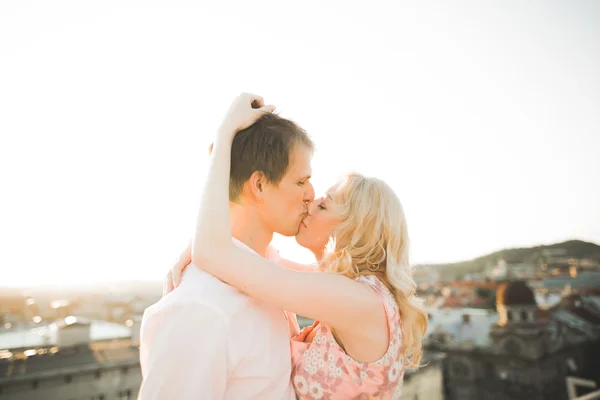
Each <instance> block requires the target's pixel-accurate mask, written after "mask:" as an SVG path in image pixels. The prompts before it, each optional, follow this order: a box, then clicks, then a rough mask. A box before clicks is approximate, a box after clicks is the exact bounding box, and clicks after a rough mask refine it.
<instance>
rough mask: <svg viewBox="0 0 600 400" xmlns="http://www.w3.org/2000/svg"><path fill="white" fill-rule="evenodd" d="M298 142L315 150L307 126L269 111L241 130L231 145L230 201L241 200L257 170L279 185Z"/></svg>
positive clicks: (270, 181)
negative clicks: (245, 186) (249, 180)
mask: <svg viewBox="0 0 600 400" xmlns="http://www.w3.org/2000/svg"><path fill="white" fill-rule="evenodd" d="M297 144H301V145H304V146H306V147H307V148H308V149H309V150H310V151H312V150H313V149H314V144H313V142H312V140H310V138H309V137H308V134H307V133H306V131H305V130H304V129H302V128H301V127H300V126H298V124H296V123H295V122H293V121H290V120H288V119H285V118H281V117H279V116H278V115H276V114H272V113H266V114H265V115H264V116H262V117H261V118H260V119H259V120H258V121H257V122H256V123H254V124H253V125H251V126H250V127H248V128H246V129H244V130H242V131H239V132H238V133H237V134H236V135H235V138H234V139H233V143H232V146H231V171H230V174H229V200H230V201H234V202H235V201H237V200H239V197H240V194H241V193H242V188H243V186H244V183H246V181H247V180H248V179H250V176H251V175H252V174H253V173H254V172H255V171H259V172H262V173H263V174H264V175H265V177H266V179H267V181H268V182H269V183H271V184H274V185H277V184H279V182H281V179H282V178H283V177H284V175H285V173H286V171H287V169H288V167H289V165H290V161H291V160H290V159H291V156H292V151H293V150H294V147H295V146H296V145H297ZM210 151H212V145H211V148H210Z"/></svg>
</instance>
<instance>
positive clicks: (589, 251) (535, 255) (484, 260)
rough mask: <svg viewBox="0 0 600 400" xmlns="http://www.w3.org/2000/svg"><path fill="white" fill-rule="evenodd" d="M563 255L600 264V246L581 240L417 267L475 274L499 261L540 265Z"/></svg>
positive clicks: (509, 250)
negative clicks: (554, 255) (551, 255)
mask: <svg viewBox="0 0 600 400" xmlns="http://www.w3.org/2000/svg"><path fill="white" fill-rule="evenodd" d="M552 252H554V253H562V254H560V255H557V256H558V257H567V258H575V259H582V258H587V259H592V260H596V261H599V262H600V246H599V245H597V244H595V243H590V242H584V241H581V240H569V241H566V242H562V243H555V244H551V245H543V246H535V247H528V248H516V249H504V250H500V251H496V252H494V253H491V254H488V255H485V256H482V257H478V258H475V259H473V260H470V261H462V262H458V263H451V264H427V265H420V266H417V267H435V268H441V269H443V270H444V272H449V273H475V272H480V271H482V270H484V269H485V268H487V267H489V266H493V265H496V263H497V262H498V260H500V259H504V261H506V263H507V264H520V263H536V264H537V263H539V262H540V261H542V260H543V259H545V258H547V257H549V255H548V253H552Z"/></svg>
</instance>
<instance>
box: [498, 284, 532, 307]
mask: <svg viewBox="0 0 600 400" xmlns="http://www.w3.org/2000/svg"><path fill="white" fill-rule="evenodd" d="M496 304H501V305H504V306H535V305H537V304H536V302H535V296H534V295H533V290H531V289H530V288H529V286H527V284H526V283H525V282H523V281H513V282H508V283H504V284H502V285H500V287H499V288H498V292H496Z"/></svg>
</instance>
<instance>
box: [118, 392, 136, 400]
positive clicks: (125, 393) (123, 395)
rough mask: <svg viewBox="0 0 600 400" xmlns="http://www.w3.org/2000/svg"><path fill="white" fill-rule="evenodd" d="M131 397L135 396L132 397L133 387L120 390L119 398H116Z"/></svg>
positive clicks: (124, 399) (124, 398)
mask: <svg viewBox="0 0 600 400" xmlns="http://www.w3.org/2000/svg"><path fill="white" fill-rule="evenodd" d="M131 399H133V397H131V389H127V390H120V391H119V392H118V393H117V399H116V400H131Z"/></svg>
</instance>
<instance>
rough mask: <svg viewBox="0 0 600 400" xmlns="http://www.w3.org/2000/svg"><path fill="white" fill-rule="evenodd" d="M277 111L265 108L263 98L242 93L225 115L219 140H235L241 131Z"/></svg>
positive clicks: (272, 107)
mask: <svg viewBox="0 0 600 400" xmlns="http://www.w3.org/2000/svg"><path fill="white" fill-rule="evenodd" d="M273 111H275V106H271V105H268V106H265V101H264V100H263V98H262V97H260V96H257V95H255V94H251V93H242V94H240V95H239V96H238V97H236V98H235V100H234V101H233V103H232V104H231V106H230V107H229V111H227V114H225V118H224V119H223V123H222V124H221V128H220V129H219V133H218V136H217V137H218V138H220V139H226V140H233V137H234V136H235V134H236V133H238V132H239V131H241V130H243V129H246V128H248V127H249V126H251V125H252V124H253V123H255V122H256V121H258V120H259V119H260V117H262V116H263V115H264V114H266V113H272V112H273Z"/></svg>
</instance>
